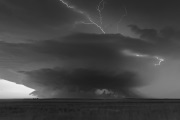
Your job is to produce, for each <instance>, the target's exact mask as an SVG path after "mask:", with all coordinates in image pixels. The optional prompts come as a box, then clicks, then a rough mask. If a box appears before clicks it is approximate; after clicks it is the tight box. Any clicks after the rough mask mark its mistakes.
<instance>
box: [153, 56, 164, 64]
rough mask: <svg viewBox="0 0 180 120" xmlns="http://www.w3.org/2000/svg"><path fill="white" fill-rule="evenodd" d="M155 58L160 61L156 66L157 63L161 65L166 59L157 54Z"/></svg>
mask: <svg viewBox="0 0 180 120" xmlns="http://www.w3.org/2000/svg"><path fill="white" fill-rule="evenodd" d="M154 58H156V59H157V60H158V61H159V62H158V63H157V64H154V65H155V66H157V65H161V62H163V61H164V59H163V58H160V57H157V56H154Z"/></svg>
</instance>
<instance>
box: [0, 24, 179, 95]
mask: <svg viewBox="0 0 180 120" xmlns="http://www.w3.org/2000/svg"><path fill="white" fill-rule="evenodd" d="M131 28H132V30H133V31H135V32H136V33H138V34H139V35H140V36H143V37H141V38H140V39H135V38H130V37H125V36H123V35H120V34H87V33H74V34H71V35H68V36H66V37H63V38H59V39H53V40H43V41H29V43H7V42H0V51H3V53H4V54H7V55H14V58H13V59H14V60H17V61H18V60H19V61H20V60H21V59H23V60H24V61H29V62H31V61H32V62H37V60H39V61H42V62H43V61H47V59H55V58H56V59H58V60H59V61H60V63H61V65H62V67H59V65H58V64H57V68H54V69H53V68H52V69H51V68H49V69H48V68H46V67H44V68H43V69H38V70H37V69H36V70H33V69H31V70H28V68H27V69H23V70H21V72H18V74H21V75H25V77H24V80H22V84H24V85H25V86H28V87H31V88H34V89H35V90H36V91H35V92H33V93H32V94H36V95H38V96H40V97H56V96H58V97H59V96H64V97H83V96H86V95H85V94H87V96H86V97H90V96H91V97H92V96H94V92H95V89H108V90H113V91H118V92H119V93H120V94H122V95H124V96H126V97H134V96H136V92H133V90H132V89H133V88H134V87H138V86H139V85H140V86H141V85H144V84H142V83H146V82H147V80H143V81H142V76H143V75H144V74H147V75H144V76H146V77H147V76H149V77H148V78H147V79H153V76H151V74H153V73H152V71H151V70H152V69H153V68H149V67H148V66H153V64H154V63H155V62H158V61H157V60H156V59H155V58H152V59H151V60H150V58H140V57H139V58H138V57H133V56H128V55H125V54H123V53H122V51H123V50H131V51H133V52H134V53H140V54H145V55H149V56H156V55H157V56H162V57H165V58H166V57H167V56H168V57H170V56H172V57H177V56H179V55H178V54H177V53H178V51H179V47H178V46H179V45H178V44H176V46H173V45H174V42H173V41H172V42H171V43H170V41H171V40H169V38H172V37H173V36H175V35H177V33H178V32H172V33H171V34H170V35H169V36H171V37H168V38H166V36H165V34H164V32H165V31H167V30H168V31H169V28H168V29H167V28H165V29H162V30H161V32H157V30H154V29H141V28H139V27H137V26H135V25H131ZM171 31H172V30H171ZM175 31H178V30H175ZM154 33H155V34H154ZM175 33H176V34H175ZM143 38H146V39H148V40H144V39H143ZM153 38H157V41H156V40H154V39H153ZM151 41H153V42H151ZM169 43H170V44H169ZM0 54H1V57H2V58H3V57H5V56H4V54H2V53H0ZM49 62H50V61H49ZM51 62H52V61H51ZM49 64H51V63H49ZM31 67H32V66H31ZM141 68H144V69H147V68H148V69H151V70H150V71H151V73H149V72H148V70H147V71H144V70H143V71H142V70H141ZM18 70H20V69H18ZM141 72H142V73H143V74H142V73H141ZM145 72H147V73H145ZM155 72H156V71H155ZM72 91H75V92H72ZM44 93H45V94H44ZM137 96H138V95H137Z"/></svg>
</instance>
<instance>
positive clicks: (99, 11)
mask: <svg viewBox="0 0 180 120" xmlns="http://www.w3.org/2000/svg"><path fill="white" fill-rule="evenodd" d="M101 6H102V7H101ZM103 9H104V0H101V2H100V3H99V5H98V6H97V11H98V13H99V21H100V24H101V26H102V25H103V21H102V20H103V17H102V14H101V13H102V11H103Z"/></svg>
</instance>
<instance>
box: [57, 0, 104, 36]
mask: <svg viewBox="0 0 180 120" xmlns="http://www.w3.org/2000/svg"><path fill="white" fill-rule="evenodd" d="M59 1H60V2H61V3H63V4H64V5H66V6H67V8H69V9H72V10H73V11H75V12H77V13H79V14H81V15H83V16H84V17H85V18H86V19H87V20H88V21H89V22H84V21H78V22H75V24H87V25H95V26H96V27H97V28H99V29H100V30H101V32H102V33H103V34H106V32H105V31H104V29H103V27H101V25H98V23H96V22H95V21H94V20H93V19H92V18H91V17H90V16H89V15H88V14H87V13H86V12H84V11H82V10H80V9H78V8H76V7H75V6H72V5H69V4H68V2H66V1H65V0H59ZM101 4H103V7H102V8H101V9H100V6H101ZM98 8H99V9H98V10H99V11H100V12H99V13H100V16H101V11H102V10H103V9H104V1H103V0H102V1H101V2H100V3H99V7H98ZM100 21H101V22H102V16H101V17H100Z"/></svg>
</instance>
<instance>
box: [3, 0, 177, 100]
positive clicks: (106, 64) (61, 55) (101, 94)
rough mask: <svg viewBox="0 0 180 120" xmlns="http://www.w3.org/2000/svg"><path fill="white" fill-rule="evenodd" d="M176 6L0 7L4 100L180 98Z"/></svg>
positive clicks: (64, 2)
mask: <svg viewBox="0 0 180 120" xmlns="http://www.w3.org/2000/svg"><path fill="white" fill-rule="evenodd" d="M179 11H180V8H179V4H178V1H169V0H167V1H163V0H156V1H147V0H146V1H145V0H133V1H132V0H0V99H4V98H8V99H10V98H97V99H98V98H110V99H120V98H180V94H179V93H180V87H179V85H180V74H179V73H180V55H179V51H180V41H179V39H180V23H179V21H180V17H179V14H180V12H179Z"/></svg>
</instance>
